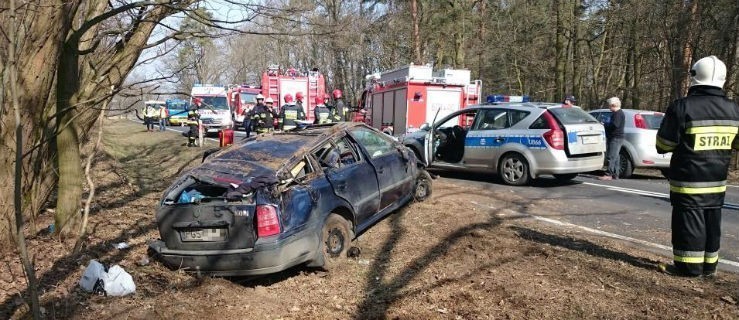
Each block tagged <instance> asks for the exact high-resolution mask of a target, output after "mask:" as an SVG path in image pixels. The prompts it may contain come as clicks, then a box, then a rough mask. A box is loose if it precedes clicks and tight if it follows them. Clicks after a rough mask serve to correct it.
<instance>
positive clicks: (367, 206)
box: [313, 136, 380, 224]
mask: <svg viewBox="0 0 739 320" xmlns="http://www.w3.org/2000/svg"><path fill="white" fill-rule="evenodd" d="M313 155H314V156H315V158H316V159H317V160H318V162H319V163H320V165H321V167H322V168H323V171H324V172H325V174H326V178H327V179H328V181H329V182H330V183H331V186H332V187H333V189H334V193H335V194H336V195H337V196H338V197H340V198H342V199H344V200H346V201H347V202H349V203H350V204H351V205H352V206H353V207H354V208H353V209H354V213H355V216H356V219H357V224H361V223H362V222H363V221H364V220H366V219H367V218H368V217H370V216H372V215H373V214H375V213H376V212H378V211H379V208H380V189H379V186H378V182H377V175H376V173H375V169H374V167H373V166H372V164H371V163H369V162H368V161H367V160H366V159H365V157H363V156H362V155H361V153H360V152H358V150H357V149H356V148H355V146H354V145H353V144H352V143H351V142H350V141H349V140H348V139H347V138H346V136H344V137H341V138H338V139H335V140H334V141H327V142H325V143H324V144H323V145H321V146H320V147H319V148H317V149H315V150H314V151H313Z"/></svg>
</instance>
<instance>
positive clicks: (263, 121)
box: [248, 98, 277, 134]
mask: <svg viewBox="0 0 739 320" xmlns="http://www.w3.org/2000/svg"><path fill="white" fill-rule="evenodd" d="M264 102H265V103H266V105H256V106H254V108H252V109H251V111H249V113H248V116H249V118H250V119H251V125H252V126H253V127H254V131H256V132H257V133H258V134H261V133H267V132H270V131H272V130H273V129H274V120H273V119H274V118H275V117H277V113H276V112H275V111H274V109H272V105H273V104H274V100H272V98H267V99H266V100H264Z"/></svg>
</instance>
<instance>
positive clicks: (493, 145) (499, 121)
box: [464, 108, 510, 168]
mask: <svg viewBox="0 0 739 320" xmlns="http://www.w3.org/2000/svg"><path fill="white" fill-rule="evenodd" d="M508 111H509V110H507V109H503V108H490V109H481V110H480V111H479V113H478V115H477V117H476V120H475V122H474V124H473V125H472V127H471V128H470V130H469V132H468V133H467V138H466V139H465V157H464V159H465V165H466V166H468V167H481V168H487V167H491V166H492V165H493V164H494V162H495V161H497V159H498V157H499V156H500V149H501V147H502V146H503V145H504V144H506V143H507V142H508V136H509V132H508V130H507V129H508V128H509V127H510V121H509V118H510V114H509V112H508Z"/></svg>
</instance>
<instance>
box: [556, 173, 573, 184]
mask: <svg viewBox="0 0 739 320" xmlns="http://www.w3.org/2000/svg"><path fill="white" fill-rule="evenodd" d="M577 175H578V174H577V173H564V174H555V175H554V179H557V180H558V181H562V182H564V181H570V180H572V179H575V178H576V177H577Z"/></svg>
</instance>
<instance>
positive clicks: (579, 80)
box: [572, 0, 582, 99]
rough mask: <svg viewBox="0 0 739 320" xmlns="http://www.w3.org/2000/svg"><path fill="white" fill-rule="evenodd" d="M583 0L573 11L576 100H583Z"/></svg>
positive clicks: (573, 79) (573, 90)
mask: <svg viewBox="0 0 739 320" xmlns="http://www.w3.org/2000/svg"><path fill="white" fill-rule="evenodd" d="M581 2H582V0H576V1H575V5H574V9H573V10H572V12H573V16H574V19H573V20H572V21H573V22H572V94H573V95H575V98H578V99H580V98H582V97H581V95H582V92H581V89H580V88H581V85H582V75H581V74H580V73H581V72H580V65H581V64H582V61H581V60H582V58H581V56H580V16H581V15H582V9H581Z"/></svg>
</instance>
